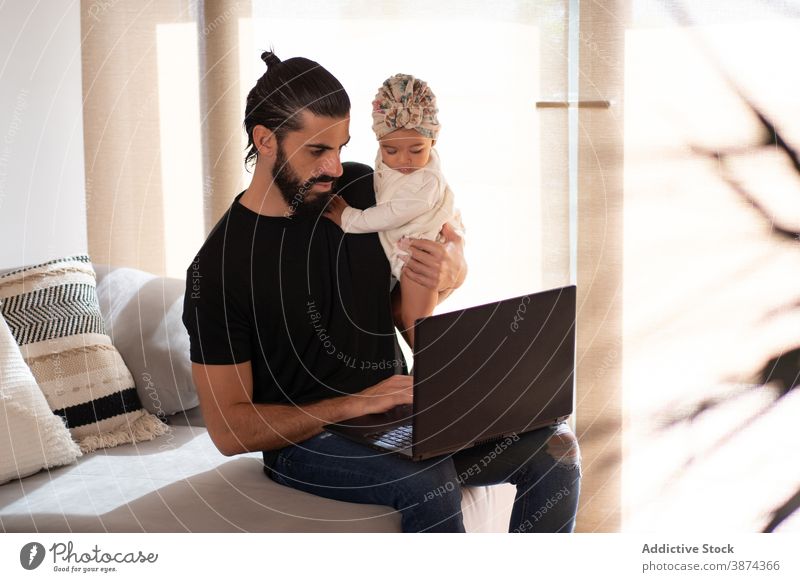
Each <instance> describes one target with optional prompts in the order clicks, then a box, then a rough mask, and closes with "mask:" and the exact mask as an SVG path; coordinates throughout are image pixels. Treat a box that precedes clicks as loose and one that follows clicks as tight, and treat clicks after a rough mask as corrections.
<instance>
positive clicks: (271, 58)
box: [261, 51, 281, 67]
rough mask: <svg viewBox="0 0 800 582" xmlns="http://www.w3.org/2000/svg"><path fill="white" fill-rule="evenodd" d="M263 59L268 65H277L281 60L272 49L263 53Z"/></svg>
mask: <svg viewBox="0 0 800 582" xmlns="http://www.w3.org/2000/svg"><path fill="white" fill-rule="evenodd" d="M261 60H262V61H264V62H265V63H266V64H267V67H271V66H272V65H277V64H278V63H280V62H281V60H280V59H279V58H278V57H277V56H276V55H275V53H273V52H272V51H264V52H263V53H261Z"/></svg>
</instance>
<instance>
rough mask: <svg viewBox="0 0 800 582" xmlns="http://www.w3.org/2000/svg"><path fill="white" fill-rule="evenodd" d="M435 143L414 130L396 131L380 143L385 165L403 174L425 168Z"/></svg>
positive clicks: (384, 137) (385, 136)
mask: <svg viewBox="0 0 800 582" xmlns="http://www.w3.org/2000/svg"><path fill="white" fill-rule="evenodd" d="M434 143H435V142H434V140H432V139H430V138H427V137H422V136H421V135H420V134H419V133H417V131H416V130H414V129H396V130H394V131H393V132H392V133H389V134H386V135H384V136H383V137H382V138H381V139H380V140H379V141H378V144H379V147H380V150H381V159H382V160H383V163H384V164H386V165H387V166H389V167H390V168H392V169H393V170H397V171H398V172H402V173H403V174H410V173H412V172H415V171H417V170H419V169H420V168H424V167H425V166H426V165H427V164H428V160H429V159H430V157H431V148H432V147H433V144H434Z"/></svg>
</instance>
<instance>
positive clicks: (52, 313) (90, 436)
mask: <svg viewBox="0 0 800 582" xmlns="http://www.w3.org/2000/svg"><path fill="white" fill-rule="evenodd" d="M0 313H2V315H3V316H4V317H5V320H6V322H7V323H8V326H9V328H10V329H11V332H12V334H13V335H14V338H15V339H16V341H17V344H19V347H20V350H21V352H22V355H23V357H24V358H25V362H26V363H27V364H28V366H29V367H30V369H31V371H32V372H33V375H34V377H35V378H36V381H37V382H38V384H39V387H40V388H41V390H42V392H43V393H44V396H45V398H46V399H47V403H48V404H49V405H50V409H51V410H52V411H53V412H54V413H55V414H57V415H58V416H61V417H63V418H64V419H65V420H66V423H67V427H68V428H69V430H70V433H71V434H72V437H73V438H74V439H75V440H76V441H77V442H78V444H79V445H80V447H81V450H82V451H83V452H89V451H93V450H95V449H98V448H104V447H113V446H116V445H119V444H123V443H130V442H137V441H142V440H150V439H153V438H155V437H156V436H158V435H160V434H164V433H165V432H166V430H167V427H166V425H164V423H162V422H161V421H160V420H158V419H157V418H156V417H155V416H153V415H152V414H150V413H149V412H147V411H146V410H144V409H143V408H142V405H141V402H140V401H139V397H138V395H137V393H136V387H135V385H134V381H133V378H132V377H131V374H130V372H129V371H128V368H127V367H126V366H125V362H123V361H122V358H121V357H120V355H119V353H118V352H117V350H116V349H115V348H114V346H113V345H112V344H111V339H110V338H109V337H108V335H106V332H105V327H104V324H103V316H102V314H101V313H100V307H99V305H98V301H97V290H96V283H95V273H94V269H92V265H91V262H90V260H89V257H88V256H86V255H81V256H75V257H68V258H65V259H58V260H55V261H50V262H48V263H43V264H41V265H34V266H32V267H26V268H25V269H20V270H18V271H12V272H11V273H7V274H5V275H3V276H0Z"/></svg>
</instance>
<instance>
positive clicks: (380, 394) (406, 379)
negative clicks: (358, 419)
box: [353, 374, 414, 414]
mask: <svg viewBox="0 0 800 582" xmlns="http://www.w3.org/2000/svg"><path fill="white" fill-rule="evenodd" d="M413 385H414V376H404V375H402V374H395V375H394V376H389V377H388V378H386V380H384V381H383V382H379V383H378V384H375V385H374V386H370V387H369V388H366V389H365V390H362V391H361V392H358V393H356V394H353V397H354V398H357V399H358V400H359V402H360V403H361V406H363V412H362V413H361V414H375V413H379V412H386V411H387V410H391V409H392V408H394V407H395V406H397V405H399V404H410V403H411V402H412V401H413V399H414V398H413V396H414V391H413Z"/></svg>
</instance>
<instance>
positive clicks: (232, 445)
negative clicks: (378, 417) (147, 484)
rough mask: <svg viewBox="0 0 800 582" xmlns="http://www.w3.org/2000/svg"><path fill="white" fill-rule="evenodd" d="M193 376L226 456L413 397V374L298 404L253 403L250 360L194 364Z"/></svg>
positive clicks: (297, 438)
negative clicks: (353, 391)
mask: <svg viewBox="0 0 800 582" xmlns="http://www.w3.org/2000/svg"><path fill="white" fill-rule="evenodd" d="M192 378H193V379H194V385H195V387H196V388H197V394H198V397H199V399H200V409H201V411H202V413H203V418H204V420H205V422H206V427H207V429H208V434H209V436H210V437H211V440H212V441H213V442H214V445H216V447H217V449H219V451H220V452H221V453H222V454H223V455H226V456H230V455H236V454H239V453H244V452H249V451H267V450H272V449H279V448H282V447H285V446H287V445H290V444H293V443H298V442H302V441H304V440H306V439H309V438H311V437H312V436H314V435H316V434H319V433H320V432H322V427H323V426H324V425H326V424H330V423H333V422H339V421H341V420H346V419H348V418H353V417H356V416H361V415H362V414H371V413H376V412H384V411H386V410H389V409H391V408H393V407H394V406H396V405H398V404H406V403H409V402H411V397H412V392H411V383H412V378H411V376H401V375H396V376H391V377H389V378H387V379H386V380H384V381H383V382H380V383H379V384H376V385H375V386H371V387H370V388H367V389H366V390H363V391H362V392H359V393H357V394H353V395H348V396H339V397H335V398H329V399H325V400H320V401H318V402H314V403H311V404H305V405H302V406H293V405H290V404H254V403H253V370H252V367H251V364H250V362H243V363H241V364H231V365H221V366H211V365H202V364H195V363H193V364H192Z"/></svg>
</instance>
